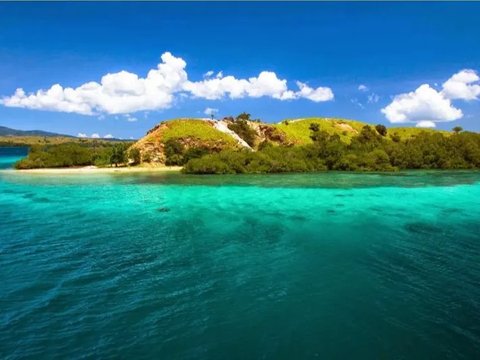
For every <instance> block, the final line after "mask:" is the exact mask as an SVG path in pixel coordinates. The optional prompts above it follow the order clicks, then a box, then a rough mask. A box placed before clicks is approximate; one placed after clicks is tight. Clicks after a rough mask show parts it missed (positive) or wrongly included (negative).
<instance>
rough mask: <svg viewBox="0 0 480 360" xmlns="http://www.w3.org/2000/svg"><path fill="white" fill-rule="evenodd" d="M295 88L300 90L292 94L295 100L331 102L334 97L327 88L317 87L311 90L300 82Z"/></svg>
mask: <svg viewBox="0 0 480 360" xmlns="http://www.w3.org/2000/svg"><path fill="white" fill-rule="evenodd" d="M297 86H298V87H299V89H300V90H299V91H297V92H296V93H295V94H294V97H295V98H305V99H308V100H312V101H314V102H321V101H330V100H333V97H334V96H333V92H332V89H330V88H328V87H318V88H316V89H313V88H311V87H309V86H308V85H307V84H304V83H302V82H300V81H297Z"/></svg>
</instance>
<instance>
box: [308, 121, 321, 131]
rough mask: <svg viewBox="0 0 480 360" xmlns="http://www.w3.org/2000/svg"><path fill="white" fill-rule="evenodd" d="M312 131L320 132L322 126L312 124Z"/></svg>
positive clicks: (310, 128) (310, 127)
mask: <svg viewBox="0 0 480 360" xmlns="http://www.w3.org/2000/svg"><path fill="white" fill-rule="evenodd" d="M308 129H309V130H310V131H313V132H317V131H319V130H320V126H319V125H318V124H315V123H311V124H310V126H309V127H308Z"/></svg>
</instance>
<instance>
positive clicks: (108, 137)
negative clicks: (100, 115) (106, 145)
mask: <svg viewBox="0 0 480 360" xmlns="http://www.w3.org/2000/svg"><path fill="white" fill-rule="evenodd" d="M103 138H104V139H113V135H112V134H107V135H105V136H104V137H103Z"/></svg>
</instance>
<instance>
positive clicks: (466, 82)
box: [442, 69, 480, 100]
mask: <svg viewBox="0 0 480 360" xmlns="http://www.w3.org/2000/svg"><path fill="white" fill-rule="evenodd" d="M479 80H480V77H479V76H478V74H477V73H476V72H475V71H474V70H469V69H465V70H461V71H459V72H458V73H456V74H454V75H453V76H452V77H451V78H450V79H448V80H447V81H445V82H444V83H443V90H442V93H443V95H444V96H445V97H446V98H448V99H462V100H475V99H478V98H479V97H480V84H479V83H478V82H479Z"/></svg>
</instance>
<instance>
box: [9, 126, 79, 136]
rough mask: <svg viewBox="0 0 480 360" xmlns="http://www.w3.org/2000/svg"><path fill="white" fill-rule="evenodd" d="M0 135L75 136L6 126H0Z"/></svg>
mask: <svg viewBox="0 0 480 360" xmlns="http://www.w3.org/2000/svg"><path fill="white" fill-rule="evenodd" d="M0 136H44V137H53V136H62V137H71V138H73V137H75V136H72V135H64V134H56V133H52V132H48V131H42V130H16V129H11V128H8V127H6V126H0Z"/></svg>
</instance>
